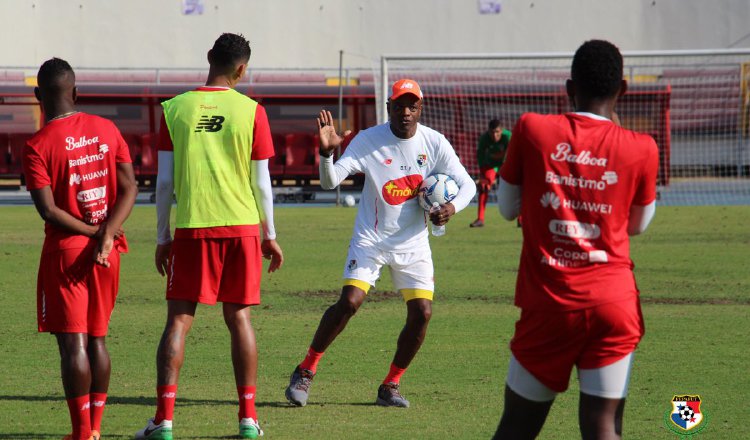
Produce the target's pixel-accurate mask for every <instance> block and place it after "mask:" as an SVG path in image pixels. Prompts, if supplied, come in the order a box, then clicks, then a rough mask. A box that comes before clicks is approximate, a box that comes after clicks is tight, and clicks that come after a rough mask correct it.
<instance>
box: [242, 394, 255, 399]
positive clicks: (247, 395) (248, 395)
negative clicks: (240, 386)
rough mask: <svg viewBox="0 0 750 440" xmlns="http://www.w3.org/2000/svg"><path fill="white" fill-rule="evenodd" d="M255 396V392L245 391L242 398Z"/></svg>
mask: <svg viewBox="0 0 750 440" xmlns="http://www.w3.org/2000/svg"><path fill="white" fill-rule="evenodd" d="M253 397H255V393H245V394H243V395H242V398H243V399H244V400H250V399H252V398H253Z"/></svg>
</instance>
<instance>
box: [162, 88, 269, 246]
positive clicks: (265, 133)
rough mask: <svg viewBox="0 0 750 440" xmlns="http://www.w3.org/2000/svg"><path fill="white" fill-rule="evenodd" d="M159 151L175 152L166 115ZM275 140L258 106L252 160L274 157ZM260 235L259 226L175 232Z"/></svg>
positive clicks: (213, 235) (210, 235) (182, 235)
mask: <svg viewBox="0 0 750 440" xmlns="http://www.w3.org/2000/svg"><path fill="white" fill-rule="evenodd" d="M195 90H196V91H199V92H208V93H210V92H222V91H226V90H227V88H226V87H209V86H202V87H198V88H197V89H195ZM157 149H158V150H159V151H174V145H173V144H172V137H171V136H170V134H169V128H167V122H166V120H165V119H164V114H162V116H161V123H160V127H159V145H158V147H157ZM274 154H275V152H274V148H273V138H272V137H271V126H270V125H269V123H268V116H267V114H266V109H265V108H263V106H262V105H260V104H258V106H257V107H256V108H255V120H254V121H253V145H252V151H251V153H250V158H251V159H252V160H265V159H270V158H272V157H273V156H274ZM259 234H260V230H259V228H258V225H257V224H256V225H239V226H219V227H211V228H178V229H177V230H175V238H236V237H246V236H257V235H259Z"/></svg>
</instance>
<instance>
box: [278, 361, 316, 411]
mask: <svg viewBox="0 0 750 440" xmlns="http://www.w3.org/2000/svg"><path fill="white" fill-rule="evenodd" d="M313 377H315V373H313V372H312V371H310V370H305V369H304V368H300V367H299V365H298V366H297V368H295V369H294V372H293V373H292V377H291V378H290V379H289V386H288V387H286V392H285V393H284V394H285V395H286V399H287V400H288V401H289V403H291V404H293V405H297V406H305V405H306V404H307V395H308V393H309V392H310V384H311V383H312V380H313Z"/></svg>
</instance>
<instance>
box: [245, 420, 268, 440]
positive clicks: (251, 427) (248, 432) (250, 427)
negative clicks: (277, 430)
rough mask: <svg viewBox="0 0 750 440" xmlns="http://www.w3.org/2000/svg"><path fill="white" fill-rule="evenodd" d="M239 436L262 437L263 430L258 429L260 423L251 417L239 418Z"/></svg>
mask: <svg viewBox="0 0 750 440" xmlns="http://www.w3.org/2000/svg"><path fill="white" fill-rule="evenodd" d="M240 437H242V438H258V437H263V430H262V429H260V425H259V424H258V421H257V420H254V419H253V418H252V417H248V418H246V419H242V420H240Z"/></svg>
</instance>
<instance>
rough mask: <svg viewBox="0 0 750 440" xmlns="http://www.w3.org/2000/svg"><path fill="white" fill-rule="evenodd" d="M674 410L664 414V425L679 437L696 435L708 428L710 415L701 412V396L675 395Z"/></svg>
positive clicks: (673, 400) (673, 399) (673, 398)
mask: <svg viewBox="0 0 750 440" xmlns="http://www.w3.org/2000/svg"><path fill="white" fill-rule="evenodd" d="M671 403H672V410H671V411H666V412H665V413H664V425H666V427H667V429H669V430H670V431H672V432H674V433H675V434H677V435H679V436H688V435H694V434H697V433H699V432H701V431H703V430H704V429H705V428H706V426H708V414H706V413H705V412H703V411H702V410H701V396H699V395H697V394H685V395H675V396H674V397H672V402H671Z"/></svg>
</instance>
